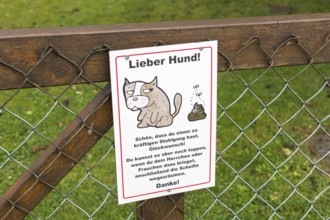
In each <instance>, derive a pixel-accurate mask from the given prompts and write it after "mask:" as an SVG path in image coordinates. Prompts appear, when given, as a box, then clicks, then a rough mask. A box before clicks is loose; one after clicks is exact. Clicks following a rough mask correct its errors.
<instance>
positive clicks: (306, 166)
mask: <svg viewBox="0 0 330 220" xmlns="http://www.w3.org/2000/svg"><path fill="white" fill-rule="evenodd" d="M0 12H1V14H2V15H3V16H2V17H1V18H0V28H2V29H13V28H35V27H60V26H77V25H98V24H114V23H138V22H154V21H173V20H200V19H212V18H229V17H247V16H261V15H278V14H290V13H294V14H296V13H320V12H330V4H329V3H328V2H327V1H326V0H318V1H316V0H308V1H298V0H292V1H284V0H282V1H280V0H277V1H256V0H252V1H224V0H222V1H216V0H213V1H212V0H199V1H198V0H190V1H188V0H186V1H184V0H180V1H175V0H170V1H165V0H160V1H146V0H144V1H142V0H136V1H132V0H121V1H120V0H113V1H105V0H99V1H87V0H83V1H82V0H80V1H77V0H74V1H64V0H63V1H59V0H56V1H45V0H44V1H27V0H21V1H8V0H5V1H1V3H0ZM316 67H317V69H318V70H320V72H322V73H323V74H324V76H322V75H320V74H319V73H318V72H317V71H315V70H314V69H313V68H312V67H309V68H307V69H306V70H305V71H304V72H303V73H302V74H298V75H297V73H299V72H300V70H301V69H302V68H303V67H302V66H296V67H281V68H276V69H275V70H276V72H274V71H273V70H269V71H267V72H264V71H265V69H258V70H249V71H238V72H236V75H235V74H234V73H233V72H225V73H223V72H221V73H219V76H218V78H219V80H218V102H219V104H220V106H221V107H219V108H218V115H219V116H220V118H219V121H218V146H217V151H218V153H219V155H218V158H217V159H218V160H217V164H216V167H217V173H216V187H213V188H210V189H209V190H210V192H211V193H210V192H209V191H207V190H198V191H194V192H189V193H186V198H185V210H186V212H187V214H186V219H191V218H192V219H194V218H199V217H202V218H203V219H233V218H234V217H235V216H237V217H238V218H240V219H255V218H261V219H268V218H269V217H270V216H272V215H273V210H272V209H271V208H270V207H269V206H268V205H267V204H269V205H271V206H272V207H273V208H274V209H277V213H278V214H279V215H280V216H282V217H283V218H284V219H299V218H301V217H302V215H303V214H304V213H305V212H306V211H307V210H308V209H309V208H310V204H309V203H308V202H307V201H306V199H308V200H310V201H313V200H315V201H314V207H315V209H316V210H317V211H318V212H319V213H320V214H321V215H322V216H324V217H325V218H329V217H330V211H329V209H328V204H330V196H329V195H330V194H329V193H330V192H329V190H327V191H324V192H323V193H322V190H324V189H326V187H328V186H329V175H327V174H326V173H324V172H322V170H325V169H328V170H329V168H328V167H327V166H328V165H327V164H326V163H325V162H324V161H325V160H323V161H321V162H320V163H318V164H316V167H317V169H315V167H314V166H313V165H312V164H311V162H310V161H309V160H308V159H306V157H305V155H307V156H308V157H310V158H312V160H313V161H314V162H315V161H316V160H317V159H318V158H319V157H320V156H319V155H313V154H311V152H310V149H309V146H310V145H311V144H313V141H312V139H308V137H309V136H310V135H311V134H313V132H314V131H315V129H316V128H317V126H318V123H317V120H318V121H322V120H324V121H322V122H321V125H322V128H324V129H325V130H326V131H327V132H328V133H329V132H330V131H329V130H330V121H329V119H327V120H326V118H327V117H328V116H329V112H330V102H329V94H330V91H329V90H330V89H329V88H328V87H325V88H323V89H322V90H321V91H320V92H319V93H318V95H316V96H315V97H314V94H315V93H317V92H318V91H319V89H320V88H322V86H323V85H324V82H325V78H329V77H330V71H329V69H330V68H329V67H330V66H329V64H321V65H316ZM261 74H263V76H262V77H261V78H260V79H259V80H257V81H255V80H256V79H258V77H259V76H260V75H261ZM324 77H325V78H324ZM0 80H1V79H0ZM99 86H101V87H102V86H104V83H102V84H100V85H99ZM247 86H248V88H249V90H247ZM284 88H286V89H285V90H284V91H283V92H282V90H283V89H284ZM66 89H67V91H65V90H66ZM290 89H292V90H294V91H295V93H296V94H294V93H293V92H292V91H291V90H290ZM63 91H65V93H64V94H63V95H60V94H62V92H63ZM16 92H18V93H17V94H16ZM46 92H47V93H49V94H50V95H47V94H46V93H45V92H43V91H41V90H39V89H24V90H20V91H16V90H10V91H0V104H1V105H5V109H4V110H2V112H1V114H0V131H1V132H0V146H1V147H2V148H3V149H4V150H1V148H0V168H1V169H0V176H1V181H0V194H2V193H3V192H5V191H6V189H7V188H8V187H9V186H10V185H11V184H12V183H13V182H14V181H15V179H16V178H17V177H18V176H19V175H21V173H22V172H24V170H25V168H24V167H25V166H26V167H28V166H30V164H32V163H33V161H34V160H35V159H36V158H37V157H38V156H39V155H40V154H41V153H42V151H43V150H44V149H45V148H46V147H47V146H48V145H49V144H50V142H51V141H52V140H54V139H55V138H56V137H57V136H58V135H59V134H60V133H61V131H62V130H63V129H64V128H65V127H66V126H67V125H68V124H69V123H70V121H71V120H72V119H73V118H74V117H75V114H78V113H79V112H80V111H81V110H82V109H83V108H84V106H86V104H87V103H88V102H89V101H90V100H91V99H92V98H93V97H94V96H95V95H96V94H97V93H98V92H99V88H97V87H95V86H93V85H77V86H74V87H66V86H61V87H55V88H47V89H46ZM243 92H245V93H244V95H243V96H242V97H241V98H240V99H239V100H237V98H238V97H240V95H241V94H242V93H243ZM279 93H282V95H281V96H280V97H278V98H276V97H277V95H278V94H279ZM297 95H298V96H299V97H300V99H299V98H297ZM11 97H13V99H10V98H11ZM256 97H258V98H256ZM275 98H276V99H275ZM274 99H275V100H274ZM8 100H10V101H9V102H7V101H8ZM55 100H58V102H59V103H61V104H62V105H64V106H65V107H66V108H68V109H70V111H71V112H69V111H67V110H65V109H64V108H63V107H61V106H60V105H58V104H57V105H55V107H54V109H53V111H52V112H51V113H48V112H49V110H50V109H51V108H52V107H53V106H54V103H55ZM303 103H304V104H305V106H306V108H301V107H302V106H303ZM263 106H266V108H264V107H263ZM265 110H267V111H265ZM299 110H300V111H299ZM297 111H299V113H298V114H297V115H296V117H294V118H293V119H292V120H290V119H291V117H292V115H294V114H296V112H297ZM262 112H263V113H262ZM224 113H226V114H224ZM260 113H262V114H261V115H260V116H258V115H259V114H260ZM14 114H16V115H18V116H20V117H21V119H18V118H17V117H15V116H14ZM311 114H312V115H313V116H314V117H315V118H317V120H315V118H314V117H313V116H312V115H311ZM45 115H47V117H46V118H45V119H44V120H42V119H43V118H44V116H45ZM256 117H258V118H257V119H256ZM273 118H275V119H276V121H274V119H273ZM40 120H42V121H41V122H40ZM233 121H235V123H236V124H235V123H233ZM33 128H35V130H36V132H33ZM275 134H277V137H276V138H275V139H273V137H274V135H275ZM322 135H325V131H322V129H318V130H317V132H316V133H315V134H314V136H313V137H318V136H322ZM112 136H113V134H112V130H110V131H109V132H108V133H107V134H106V137H107V138H103V139H102V140H101V141H100V142H99V143H98V144H97V145H96V146H95V147H94V148H93V149H92V150H91V152H90V153H88V154H87V155H86V156H85V157H84V158H83V160H82V161H81V163H80V164H78V165H77V166H76V167H75V168H74V169H73V170H72V172H70V173H69V175H68V176H67V177H66V178H65V179H64V180H63V181H62V182H61V183H60V184H59V185H58V186H57V187H56V190H53V191H52V192H51V193H50V194H49V196H47V198H46V199H44V200H43V201H42V202H41V204H40V205H39V206H37V207H36V209H35V210H34V211H33V214H34V216H37V217H39V218H40V219H45V218H47V216H51V218H50V219H86V218H87V215H86V214H85V213H84V211H86V212H87V213H88V215H91V214H92V213H94V212H95V211H97V212H95V216H94V219H126V218H128V217H129V215H130V214H131V211H132V209H134V208H135V205H134V204H130V205H121V206H118V205H117V200H116V198H115V196H116V187H115V185H116V174H115V158H114V149H113V147H112V145H111V140H112ZM238 136H240V138H239V139H237V137H238ZM27 137H29V139H27V140H26V138H27ZM236 139H237V140H236ZM307 139H308V140H307ZM229 146H230V147H229ZM297 146H299V149H298V151H297ZM8 154H10V157H12V158H15V161H14V160H8V156H9V155H8ZM104 155H106V156H105V157H103V156H104ZM252 159H254V161H253V162H252V163H250V161H251V160H252ZM306 176H308V177H307V178H306V179H304V178H305V177H306ZM267 181H269V182H268V184H266V185H264V183H265V182H267ZM78 183H81V184H78ZM290 183H292V184H293V185H290ZM77 185H78V186H79V187H77ZM229 186H230V187H229ZM76 187H77V188H76ZM227 187H229V188H228V189H227ZM294 187H295V190H296V193H294V194H292V192H293V189H294ZM291 194H292V197H290V198H288V197H289V196H290V195H291ZM302 196H303V197H305V198H303V197H302ZM216 198H217V199H218V200H216ZM103 201H104V202H105V203H104V205H103V206H102V207H101V208H100V209H98V207H99V206H100V204H101V203H102V202H103ZM282 203H284V204H283V205H282ZM247 204H248V205H247ZM210 207H212V208H211V209H210V210H208V209H209V208H210ZM243 207H244V208H243ZM57 208H58V211H56V210H57ZM83 210H84V211H83ZM53 212H54V214H53ZM234 213H235V214H234ZM34 216H33V215H31V216H29V217H28V218H27V219H35V217H34ZM133 218H135V217H134V214H133ZM272 219H278V217H277V216H273V217H272ZM306 219H319V217H318V215H317V213H316V212H315V211H312V212H311V213H310V215H308V216H307V217H306Z"/></svg>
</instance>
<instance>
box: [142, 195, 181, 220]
mask: <svg viewBox="0 0 330 220" xmlns="http://www.w3.org/2000/svg"><path fill="white" fill-rule="evenodd" d="M183 210H184V193H179V194H174V195H171V196H164V197H160V198H155V199H149V200H147V201H143V202H137V215H136V218H137V219H144V220H161V219H171V220H182V219H184V211H183Z"/></svg>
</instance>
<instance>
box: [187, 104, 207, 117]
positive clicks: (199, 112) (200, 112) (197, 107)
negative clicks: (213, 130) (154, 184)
mask: <svg viewBox="0 0 330 220" xmlns="http://www.w3.org/2000/svg"><path fill="white" fill-rule="evenodd" d="M204 118H206V113H205V112H204V107H203V105H202V104H198V103H197V102H196V103H195V104H194V107H193V109H192V110H191V112H190V113H189V115H188V120H189V121H197V120H203V119H204Z"/></svg>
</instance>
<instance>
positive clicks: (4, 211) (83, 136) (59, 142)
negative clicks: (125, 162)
mask: <svg viewBox="0 0 330 220" xmlns="http://www.w3.org/2000/svg"><path fill="white" fill-rule="evenodd" d="M112 125H113V120H112V108H111V97H110V85H109V84H108V85H107V86H106V87H105V88H104V89H103V90H102V91H101V92H100V93H99V94H98V95H97V96H96V97H95V98H94V99H93V100H92V101H91V102H90V103H89V104H88V105H87V107H86V108H85V109H84V110H83V111H82V112H81V113H80V114H79V116H78V117H76V119H74V120H73V121H72V123H71V124H70V125H69V126H68V127H67V128H66V129H65V130H64V131H63V132H62V134H61V135H59V137H58V138H57V139H56V140H55V141H54V142H53V144H51V145H50V146H49V147H48V148H47V149H46V150H45V151H44V153H43V154H41V155H40V156H39V158H38V159H37V160H36V161H35V162H34V163H33V164H32V165H31V167H30V168H29V170H27V171H26V172H25V173H23V174H22V175H21V176H20V177H19V178H18V179H17V180H16V181H15V183H14V184H13V185H12V186H11V187H10V188H9V189H8V190H7V191H6V192H5V193H4V195H3V196H1V197H0V219H1V220H11V219H23V218H24V217H25V216H27V215H28V214H29V213H30V212H31V210H32V209H33V208H34V207H35V206H36V205H37V204H38V203H39V202H40V201H41V200H42V199H43V198H45V197H46V196H47V194H48V193H49V192H50V191H51V190H52V189H53V188H54V187H55V186H56V185H57V184H58V183H59V182H60V181H61V180H62V179H63V178H64V177H65V176H66V174H67V173H68V172H69V171H70V170H71V169H72V168H73V167H74V166H75V165H76V164H77V162H78V161H80V159H81V158H82V157H83V156H84V155H85V154H86V153H87V152H88V151H89V150H90V149H91V148H92V147H93V146H94V145H95V144H96V143H97V141H98V140H99V139H100V138H101V137H102V135H104V134H105V133H106V132H107V131H108V130H109V128H110V127H111V126H112Z"/></svg>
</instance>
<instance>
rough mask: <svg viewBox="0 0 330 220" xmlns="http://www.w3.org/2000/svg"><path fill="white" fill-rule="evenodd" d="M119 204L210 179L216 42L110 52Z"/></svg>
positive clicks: (204, 183) (190, 187)
mask: <svg viewBox="0 0 330 220" xmlns="http://www.w3.org/2000/svg"><path fill="white" fill-rule="evenodd" d="M110 68H111V87H112V88H111V89H112V101H113V117H114V129H115V130H114V132H115V146H116V166H117V187H118V201H119V204H123V203H128V202H134V201H139V200H144V199H150V198H154V197H160V196H166V195H170V194H175V193H181V192H185V191H191V190H196V189H201V188H205V187H211V186H214V184H215V157H216V113H217V112H216V104H217V103H216V97H217V94H216V91H217V41H207V42H198V43H188V44H179V45H169V46H157V47H148V48H140V49H130V50H119V51H110Z"/></svg>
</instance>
